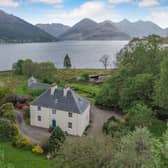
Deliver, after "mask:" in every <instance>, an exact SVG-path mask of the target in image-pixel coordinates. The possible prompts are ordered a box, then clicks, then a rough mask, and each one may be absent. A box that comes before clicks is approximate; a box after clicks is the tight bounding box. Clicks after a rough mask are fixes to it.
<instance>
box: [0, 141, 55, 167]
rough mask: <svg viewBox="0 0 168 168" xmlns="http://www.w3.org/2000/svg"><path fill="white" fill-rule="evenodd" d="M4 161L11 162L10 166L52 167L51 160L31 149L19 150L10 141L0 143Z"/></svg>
mask: <svg viewBox="0 0 168 168" xmlns="http://www.w3.org/2000/svg"><path fill="white" fill-rule="evenodd" d="M0 149H2V151H3V152H4V159H5V163H8V164H12V166H13V167H12V168H52V167H53V161H48V160H46V159H45V156H44V155H36V154H33V153H32V152H31V151H24V150H19V149H16V148H14V147H12V146H11V144H10V143H1V142H0Z"/></svg>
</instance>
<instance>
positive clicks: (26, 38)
mask: <svg viewBox="0 0 168 168" xmlns="http://www.w3.org/2000/svg"><path fill="white" fill-rule="evenodd" d="M54 40H55V38H54V37H53V36H51V35H49V34H48V33H46V32H44V31H43V30H41V29H39V28H37V27H36V26H33V25H32V24H29V23H28V22H26V21H24V20H22V19H20V18H18V17H16V16H13V15H10V14H7V13H5V12H4V11H2V10H0V41H2V42H4V41H5V42H49V41H54Z"/></svg>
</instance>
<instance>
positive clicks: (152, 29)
mask: <svg viewBox="0 0 168 168" xmlns="http://www.w3.org/2000/svg"><path fill="white" fill-rule="evenodd" d="M113 24H114V25H115V26H116V27H117V28H118V29H120V30H121V31H123V32H125V33H127V34H128V35H130V36H131V37H143V36H148V35H152V34H156V35H159V36H165V35H166V31H165V29H162V28H161V27H159V26H158V25H156V24H154V23H153V22H149V21H137V22H130V21H129V20H127V19H124V20H122V21H121V22H119V23H113Z"/></svg>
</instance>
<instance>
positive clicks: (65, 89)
mask: <svg viewBox="0 0 168 168" xmlns="http://www.w3.org/2000/svg"><path fill="white" fill-rule="evenodd" d="M70 89H71V88H70V87H69V86H65V88H64V96H65V97H66V96H67V94H68V91H69V90H70Z"/></svg>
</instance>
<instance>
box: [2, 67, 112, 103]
mask: <svg viewBox="0 0 168 168" xmlns="http://www.w3.org/2000/svg"><path fill="white" fill-rule="evenodd" d="M83 74H89V75H93V74H111V70H103V69H68V70H65V69H57V70H56V71H55V73H54V74H53V75H55V76H56V77H57V78H58V79H59V80H61V81H64V82H63V83H66V82H67V81H68V84H69V85H70V86H71V87H72V88H73V89H75V90H76V91H77V92H78V93H79V94H81V95H82V96H85V97H87V98H89V99H90V100H93V101H94V97H95V95H96V94H97V93H98V92H99V90H100V86H99V85H90V84H87V83H80V82H76V83H75V82H74V81H75V79H76V78H78V77H80V76H81V75H83ZM72 79H73V80H72ZM27 80H28V78H27V77H24V76H21V75H16V74H13V73H12V72H1V73H0V87H3V86H7V87H10V88H12V89H13V91H14V93H16V94H18V95H21V96H26V95H31V91H30V90H28V89H27V87H26V86H27ZM71 80H72V82H71ZM33 97H34V96H33Z"/></svg>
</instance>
